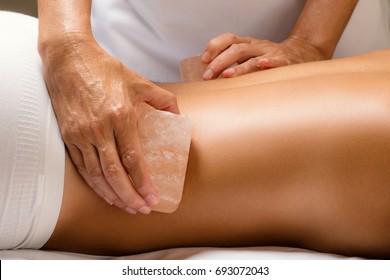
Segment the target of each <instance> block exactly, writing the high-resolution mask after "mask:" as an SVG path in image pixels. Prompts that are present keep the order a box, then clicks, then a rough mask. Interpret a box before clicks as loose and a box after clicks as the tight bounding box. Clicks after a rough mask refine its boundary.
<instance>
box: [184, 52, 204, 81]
mask: <svg viewBox="0 0 390 280" xmlns="http://www.w3.org/2000/svg"><path fill="white" fill-rule="evenodd" d="M206 67H207V64H205V63H203V62H202V60H201V57H200V55H196V56H191V57H188V58H185V59H183V60H182V61H181V62H180V74H181V79H182V81H183V82H198V81H202V80H203V73H204V71H205V70H206Z"/></svg>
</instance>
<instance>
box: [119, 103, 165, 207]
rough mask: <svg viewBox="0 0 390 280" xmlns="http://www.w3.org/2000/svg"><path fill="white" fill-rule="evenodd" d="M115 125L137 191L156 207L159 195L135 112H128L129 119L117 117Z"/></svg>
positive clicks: (123, 162)
mask: <svg viewBox="0 0 390 280" xmlns="http://www.w3.org/2000/svg"><path fill="white" fill-rule="evenodd" d="M113 124H114V131H115V139H116V143H117V146H118V151H119V155H120V159H121V162H122V164H123V166H124V167H125V170H126V171H127V173H128V175H129V176H130V178H131V180H132V183H133V186H134V188H135V190H136V191H137V193H138V194H139V195H141V197H142V198H143V199H144V200H145V201H146V202H147V203H148V205H150V206H152V205H156V204H157V203H158V202H159V194H158V191H157V189H156V187H155V186H154V184H153V182H152V180H151V178H150V176H149V173H148V171H147V166H146V162H145V159H144V156H143V152H142V148H141V144H140V142H139V137H138V131H137V125H136V117H135V112H134V110H130V111H129V112H128V116H127V118H123V117H121V116H117V117H116V119H114V120H113ZM116 154H117V153H116ZM139 211H141V210H139Z"/></svg>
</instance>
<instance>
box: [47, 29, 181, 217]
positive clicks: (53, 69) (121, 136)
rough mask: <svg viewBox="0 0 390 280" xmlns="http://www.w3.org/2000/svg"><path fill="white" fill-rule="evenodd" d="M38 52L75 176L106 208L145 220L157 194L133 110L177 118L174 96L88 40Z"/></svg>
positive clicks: (91, 39)
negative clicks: (144, 107) (148, 108)
mask: <svg viewBox="0 0 390 280" xmlns="http://www.w3.org/2000/svg"><path fill="white" fill-rule="evenodd" d="M65 42H66V43H64V44H61V45H57V46H52V47H49V46H47V47H45V49H40V54H41V57H42V60H43V63H44V76H45V80H46V83H47V86H48V89H49V92H50V96H51V100H52V104H53V107H54V110H55V113H56V116H57V120H58V123H59V127H60V131H61V135H62V137H63V140H64V142H65V144H66V146H67V149H68V151H69V154H70V156H71V158H72V160H73V162H74V164H75V166H76V167H77V169H78V171H79V173H80V174H81V175H82V177H83V178H84V179H85V180H86V182H87V183H88V184H89V185H90V186H91V187H92V188H93V189H94V190H95V192H96V193H97V194H98V195H99V196H101V197H102V198H104V199H105V200H106V201H107V202H108V203H110V204H115V205H116V206H118V207H119V208H121V209H123V210H125V211H127V212H129V213H132V214H135V213H136V212H140V213H143V214H148V213H150V211H151V206H152V205H155V204H157V202H158V201H159V194H158V191H157V189H156V188H155V186H154V185H153V182H152V181H151V179H150V176H149V174H148V172H147V168H146V164H145V160H144V157H143V154H142V151H141V146H140V142H139V138H138V134H137V120H136V114H135V109H134V107H135V105H136V104H137V103H139V102H146V103H148V104H150V105H152V106H153V107H155V108H156V109H161V110H166V111H170V112H173V113H178V112H179V110H178V107H177V102H176V98H175V96H174V95H173V94H171V93H169V92H167V91H165V90H163V89H161V88H160V87H157V86H156V85H154V84H153V83H151V82H150V81H148V80H146V79H144V78H142V77H140V76H139V75H138V74H136V73H134V72H133V71H131V70H130V69H128V68H126V67H125V66H124V65H123V64H121V63H120V62H119V61H118V60H117V59H115V58H113V57H111V56H109V55H108V54H107V53H106V52H105V51H104V50H102V49H101V48H100V47H99V45H98V44H97V43H96V42H95V40H94V38H93V37H92V36H82V39H80V38H77V39H74V38H69V39H67V40H66V41H65Z"/></svg>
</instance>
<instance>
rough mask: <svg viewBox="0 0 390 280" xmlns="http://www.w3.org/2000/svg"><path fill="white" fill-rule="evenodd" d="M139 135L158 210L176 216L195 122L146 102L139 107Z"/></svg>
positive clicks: (154, 208)
mask: <svg viewBox="0 0 390 280" xmlns="http://www.w3.org/2000/svg"><path fill="white" fill-rule="evenodd" d="M137 118H138V133H139V137H140V141H141V146H142V150H143V153H144V156H145V160H146V164H147V166H148V171H149V174H150V176H151V178H152V180H153V183H154V184H155V185H156V187H157V189H158V191H159V194H160V202H159V204H158V205H156V206H154V207H153V208H152V209H153V210H154V211H159V212H166V213H172V212H174V211H175V210H176V209H177V207H178V206H179V203H180V201H181V198H182V193H183V187H184V179H185V174H186V169H187V162H188V154H189V150H190V142H191V120H190V119H189V118H188V117H185V116H183V115H177V114H172V113H169V112H164V111H159V110H156V109H154V108H152V107H151V106H149V105H146V104H145V103H142V104H140V105H138V107H137Z"/></svg>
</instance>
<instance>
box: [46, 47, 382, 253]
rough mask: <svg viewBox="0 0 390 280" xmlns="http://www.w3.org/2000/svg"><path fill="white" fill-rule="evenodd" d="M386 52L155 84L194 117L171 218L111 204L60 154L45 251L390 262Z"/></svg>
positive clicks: (187, 113) (185, 112)
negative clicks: (221, 252) (322, 255)
mask: <svg viewBox="0 0 390 280" xmlns="http://www.w3.org/2000/svg"><path fill="white" fill-rule="evenodd" d="M389 61H390V50H384V51H378V52H375V53H370V54H367V55H364V56H360V57H354V58H347V59H342V60H335V61H326V62H314V63H307V64H302V65H294V66H288V67H285V68H278V69H273V70H267V71H265V72H260V73H255V74H250V75H246V76H242V77H239V78H235V79H228V80H226V79H225V80H217V81H211V82H203V83H196V84H190V83H189V84H175V85H161V86H162V87H164V88H166V89H168V90H170V91H172V92H175V93H176V94H177V96H178V101H179V108H180V111H181V113H182V114H184V115H187V116H189V117H190V118H191V119H192V120H193V127H194V129H193V138H192V144H191V151H190V156H189V164H188V169H187V175H186V182H185V186H184V194H183V199H182V202H181V204H180V206H179V208H178V210H177V211H176V212H175V213H173V214H162V213H157V212H153V213H151V214H150V215H142V214H137V215H130V214H127V213H125V212H124V211H121V210H120V209H118V208H116V207H115V206H110V205H108V204H107V203H106V202H105V201H104V200H102V199H101V198H99V197H98V196H97V195H96V194H95V193H94V192H93V191H92V190H91V189H90V188H89V187H88V186H87V185H86V184H85V182H84V181H83V180H82V178H81V177H80V176H79V175H78V173H77V171H76V170H75V168H74V166H73V164H72V163H71V161H70V160H69V157H68V156H67V158H66V177H65V190H64V198H63V203H62V208H61V213H60V217H59V220H58V223H57V226H56V229H55V231H54V233H53V235H52V236H51V238H50V240H49V241H48V242H47V244H46V245H45V246H44V248H45V249H56V250H64V251H73V252H83V253H90V254H104V255H120V254H132V253H140V252H146V251H151V250H157V249H164V248H172V247H182V246H250V245H289V246H298V247H303V248H308V249H312V250H317V251H321V252H331V253H339V254H344V255H354V256H363V257H379V258H389V257H390V234H389V233H390V184H389V182H390V172H389V171H390V63H389Z"/></svg>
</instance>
